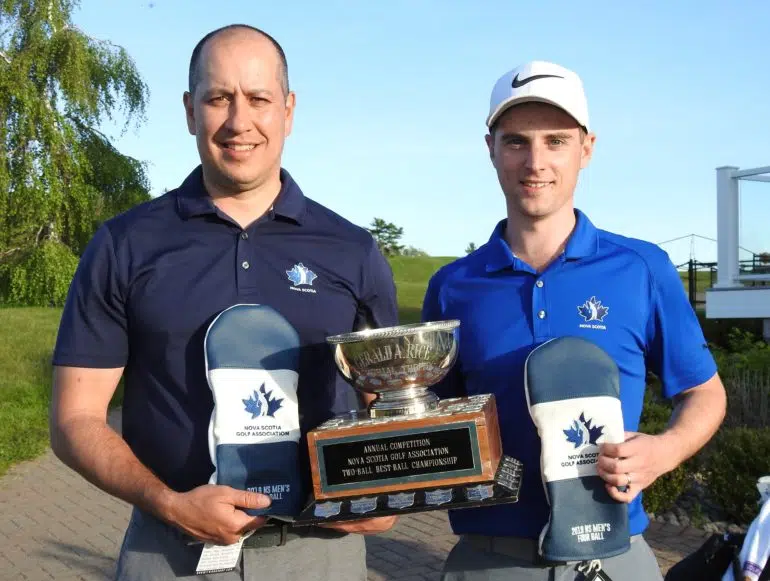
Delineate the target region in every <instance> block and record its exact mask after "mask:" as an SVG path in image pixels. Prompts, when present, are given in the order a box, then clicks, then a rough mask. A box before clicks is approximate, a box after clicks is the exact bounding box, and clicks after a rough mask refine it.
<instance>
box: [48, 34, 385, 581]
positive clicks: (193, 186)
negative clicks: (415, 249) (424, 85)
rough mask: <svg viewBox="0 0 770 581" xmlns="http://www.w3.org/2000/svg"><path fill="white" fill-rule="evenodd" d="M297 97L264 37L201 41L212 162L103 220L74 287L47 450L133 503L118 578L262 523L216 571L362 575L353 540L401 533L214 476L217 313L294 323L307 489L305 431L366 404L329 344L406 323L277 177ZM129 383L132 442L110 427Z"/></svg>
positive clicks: (194, 126)
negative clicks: (273, 315) (297, 509)
mask: <svg viewBox="0 0 770 581" xmlns="http://www.w3.org/2000/svg"><path fill="white" fill-rule="evenodd" d="M294 104H295V97H294V93H292V92H290V91H289V87H288V74H287V65H286V59H285V55H284V53H283V50H282V49H281V47H280V46H279V45H278V43H277V42H276V41H275V40H274V39H272V38H271V37H270V36H268V35H267V34H265V33H264V32H262V31H259V30H258V29H255V28H251V27H248V26H243V25H235V26H230V27H225V28H224V29H218V30H216V31H214V32H212V33H210V34H209V35H207V36H206V37H204V38H203V39H202V40H201V42H200V43H199V44H198V46H197V47H196V48H195V50H194V51H193V54H192V58H191V62H190V87H189V92H186V93H185V95H184V105H185V111H186V116H187V123H188V127H189V130H190V133H191V134H192V135H194V136H195V137H196V141H197V146H198V151H199V154H200V160H201V165H200V166H199V167H198V168H196V169H195V170H194V171H193V172H192V173H191V174H190V175H189V176H188V177H187V178H186V179H185V180H184V182H183V183H182V184H181V186H180V187H179V188H177V189H175V190H173V191H171V192H168V193H166V194H165V195H163V196H161V197H159V198H156V199H154V200H152V201H150V202H148V203H145V204H142V205H140V206H138V207H136V208H133V209H132V210H130V211H128V212H126V213H125V214H122V215H120V216H117V217H115V218H113V219H111V220H109V221H108V222H106V223H105V224H104V225H103V226H102V227H101V228H100V229H99V230H98V232H97V233H96V235H95V236H94V238H93V240H92V241H91V242H90V244H89V246H88V248H87V250H86V251H85V253H84V254H83V257H82V259H81V262H80V265H79V268H78V271H77V274H76V276H75V278H74V280H73V282H72V286H71V289H70V293H69V297H68V299H67V304H66V307H65V309H64V313H63V316H62V320H61V326H60V330H59V336H58V340H57V344H56V349H55V354H54V365H55V366H56V367H55V378H54V388H53V406H52V415H51V440H52V445H53V449H54V451H55V452H56V454H57V455H58V456H59V457H60V458H61V459H62V460H63V461H64V462H65V463H67V464H68V465H69V466H71V467H72V468H73V469H75V470H77V471H78V472H80V473H81V474H82V475H83V476H84V477H85V478H87V479H88V480H89V481H91V482H93V483H94V484H96V485H97V486H99V487H100V488H102V489H104V490H106V491H107V492H109V493H110V494H113V495H115V496H117V497H119V498H121V499H123V500H125V501H127V502H129V503H131V504H132V505H134V507H135V509H134V511H133V514H132V518H131V523H130V524H129V527H128V530H127V532H126V536H125V540H124V543H123V547H122V549H121V554H120V558H119V561H118V571H117V576H118V579H121V580H132V581H133V580H139V579H152V580H155V581H158V580H165V579H193V578H195V579H200V578H201V577H196V576H195V569H196V565H197V561H198V558H199V556H200V554H201V548H202V543H200V541H208V542H212V543H214V544H231V543H234V542H236V541H237V540H238V539H239V538H240V536H241V535H242V534H243V533H244V532H246V531H249V530H251V529H260V530H258V531H257V534H255V535H254V536H253V537H251V538H250V539H249V540H248V541H247V545H248V546H249V548H246V549H244V552H243V560H242V563H241V564H239V566H238V567H237V568H236V569H235V570H234V571H231V572H228V573H223V574H220V575H216V576H214V577H213V578H215V579H217V580H221V581H232V580H235V579H239V580H240V579H271V580H279V579H287V580H288V579H292V580H293V579H298V578H302V579H304V580H308V581H309V580H313V579H343V580H344V579H350V580H354V579H355V580H362V579H365V578H366V561H365V548H364V541H363V537H362V536H361V535H360V534H350V533H376V532H380V531H383V530H386V529H388V528H390V527H391V526H392V525H393V522H394V519H393V518H390V517H387V518H379V519H362V520H360V521H356V522H351V523H346V524H339V525H333V526H332V525H330V526H327V527H325V528H321V527H306V528H301V527H298V529H297V530H296V531H295V530H291V529H289V530H287V529H286V528H285V527H278V526H276V525H271V524H268V525H265V519H264V517H252V516H249V515H248V514H247V513H246V512H245V511H244V509H257V508H264V507H266V506H267V505H268V504H269V502H270V499H269V497H267V496H263V495H262V494H258V493H255V492H246V491H243V490H235V489H233V488H230V487H227V486H221V485H209V484H207V482H208V481H209V477H210V476H211V474H212V468H213V466H212V463H211V461H210V457H209V448H208V429H209V421H210V419H211V416H212V409H213V399H212V394H211V391H210V389H209V385H208V384H207V375H206V373H207V371H206V368H205V360H204V337H205V335H206V331H207V329H208V327H209V325H210V324H211V322H212V320H213V319H214V318H215V317H216V316H217V315H218V314H219V313H221V312H222V311H224V310H225V309H227V308H228V307H231V306H233V305H236V304H239V303H246V304H263V305H269V306H270V307H272V308H273V309H275V310H276V311H278V313H280V314H281V315H282V316H283V317H284V318H285V319H287V320H288V321H289V323H291V326H293V327H294V329H295V330H296V331H297V334H298V335H299V341H300V343H301V347H300V355H299V383H298V387H297V397H298V401H299V423H300V427H301V431H302V434H303V437H302V438H301V439H300V450H302V451H303V452H304V456H303V457H302V458H301V460H302V461H301V462H300V464H301V466H302V468H301V470H302V474H301V475H300V476H301V478H302V479H303V480H304V482H305V483H306V484H307V482H308V480H309V466H308V461H307V453H306V445H305V444H304V442H305V440H304V434H305V433H306V432H307V431H308V430H309V429H312V428H314V427H315V426H317V425H318V424H319V423H321V422H322V421H324V420H326V419H328V418H329V417H331V416H332V415H334V414H335V413H338V412H344V411H347V410H350V409H351V408H356V407H358V403H359V402H357V401H356V397H355V395H354V392H352V390H351V388H350V387H349V386H348V385H347V384H346V383H345V382H344V380H343V379H342V378H341V377H340V375H339V373H338V372H337V369H336V366H335V364H334V361H333V358H332V356H331V350H330V349H329V347H328V346H327V345H326V343H325V339H326V337H327V336H329V335H333V334H338V333H343V332H350V331H351V330H354V329H357V328H362V327H374V326H388V325H393V324H396V323H397V308H396V295H395V286H394V283H393V280H392V273H391V271H390V268H389V266H388V264H387V262H386V261H385V259H384V258H383V256H382V255H381V253H380V252H379V250H378V248H377V245H376V244H375V242H374V240H373V239H372V237H371V235H370V234H369V233H368V232H367V231H366V230H364V229H362V228H359V227H357V226H354V225H353V224H351V223H350V222H348V221H346V220H345V219H343V218H341V217H340V216H338V215H337V214H335V213H333V212H332V211H330V210H328V209H326V208H325V207H323V206H321V205H320V204H318V203H316V202H314V201H312V200H310V199H309V198H306V197H305V196H304V195H303V193H302V191H301V190H300V187H299V185H298V184H297V183H296V182H295V181H294V180H293V179H292V177H291V176H290V175H289V173H288V172H287V171H286V170H284V169H282V167H281V153H282V149H283V145H284V140H285V138H286V137H287V136H288V135H289V133H290V131H291V126H292V118H293V113H294ZM297 291H300V292H297ZM121 377H123V378H124V379H125V399H124V407H123V424H122V430H123V438H124V439H122V438H121V437H120V436H119V435H117V434H116V433H115V432H114V431H112V430H111V429H110V428H109V427H108V425H107V423H106V413H107V406H108V403H109V401H110V399H111V397H112V395H113V393H114V392H115V389H116V387H117V385H118V382H119V380H120V379H121ZM306 492H309V490H306ZM254 539H257V540H256V541H254ZM196 541H198V542H197V543H196ZM252 541H254V542H253V543H252ZM250 543H251V545H250ZM252 545H253V546H252ZM282 545H285V546H282ZM204 578H206V577H204Z"/></svg>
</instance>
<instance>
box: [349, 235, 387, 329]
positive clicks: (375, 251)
mask: <svg viewBox="0 0 770 581" xmlns="http://www.w3.org/2000/svg"><path fill="white" fill-rule="evenodd" d="M395 325H398V300H397V298H396V283H395V282H394V280H393V271H392V270H391V268H390V264H388V261H387V260H386V259H385V257H384V256H383V255H382V253H381V252H380V249H379V248H378V247H377V244H375V243H374V240H372V244H371V246H370V248H369V253H368V255H367V257H366V259H365V263H364V275H363V289H362V292H361V297H360V299H359V306H358V312H357V314H356V322H355V327H354V328H355V329H356V330H358V329H365V328H370V329H376V328H379V327H392V326H395Z"/></svg>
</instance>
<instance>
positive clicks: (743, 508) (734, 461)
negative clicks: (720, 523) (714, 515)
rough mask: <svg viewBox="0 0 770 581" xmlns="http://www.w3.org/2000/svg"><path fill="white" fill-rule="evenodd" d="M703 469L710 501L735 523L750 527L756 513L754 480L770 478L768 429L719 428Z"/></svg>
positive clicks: (769, 434)
mask: <svg viewBox="0 0 770 581" xmlns="http://www.w3.org/2000/svg"><path fill="white" fill-rule="evenodd" d="M703 467H704V474H703V476H704V483H705V485H706V488H707V489H708V491H709V494H710V495H711V496H712V497H713V500H714V501H715V502H716V503H717V504H719V505H720V506H721V507H722V509H723V510H724V512H725V513H726V514H727V515H728V516H729V517H730V518H732V519H735V520H736V521H737V522H738V523H741V524H748V523H750V522H751V521H752V520H753V519H754V518H755V517H756V515H757V511H758V505H757V500H758V498H759V495H758V493H757V488H756V482H757V478H759V477H760V476H764V475H767V474H770V429H768V428H763V429H752V428H742V427H741V428H723V429H722V430H720V431H719V432H718V433H717V435H716V436H715V437H714V440H713V442H712V445H711V446H709V452H708V458H707V461H706V462H704V463H703Z"/></svg>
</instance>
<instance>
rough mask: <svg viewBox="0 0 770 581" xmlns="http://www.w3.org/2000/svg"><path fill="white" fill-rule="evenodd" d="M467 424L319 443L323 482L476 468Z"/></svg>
mask: <svg viewBox="0 0 770 581" xmlns="http://www.w3.org/2000/svg"><path fill="white" fill-rule="evenodd" d="M476 445H477V440H476V437H475V433H474V432H473V431H472V430H471V428H470V427H464V426H463V427H457V428H451V429H446V430H434V431H431V430H425V431H424V432H422V433H420V432H410V433H408V434H399V435H391V436H384V437H372V438H369V439H366V440H357V441H348V442H344V441H343V442H335V443H329V444H323V445H322V448H323V472H324V474H325V479H324V480H325V484H326V485H327V486H335V485H338V484H351V483H358V482H378V481H382V480H390V479H394V478H395V479H399V478H401V479H406V478H407V477H414V476H420V475H426V474H436V473H447V472H455V471H466V470H473V469H474V468H478V466H476V461H475V458H477V457H478V454H477V453H474V448H475V446H476Z"/></svg>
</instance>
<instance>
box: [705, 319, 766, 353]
mask: <svg viewBox="0 0 770 581" xmlns="http://www.w3.org/2000/svg"><path fill="white" fill-rule="evenodd" d="M696 313H697V315H698V321H699V322H700V325H701V328H702V329H703V334H704V336H705V337H706V341H708V342H709V343H710V344H711V345H712V346H716V347H720V348H722V349H727V348H728V347H729V343H730V338H729V335H730V332H731V331H732V330H733V329H735V328H737V329H740V330H741V331H745V332H747V333H751V334H752V335H754V336H756V337H761V336H762V319H707V318H706V314H705V312H704V311H702V310H698V311H696Z"/></svg>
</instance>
